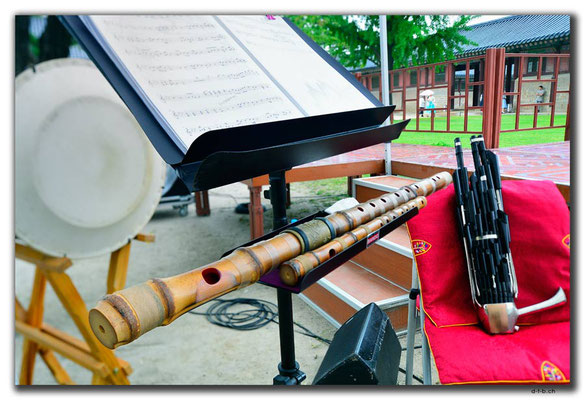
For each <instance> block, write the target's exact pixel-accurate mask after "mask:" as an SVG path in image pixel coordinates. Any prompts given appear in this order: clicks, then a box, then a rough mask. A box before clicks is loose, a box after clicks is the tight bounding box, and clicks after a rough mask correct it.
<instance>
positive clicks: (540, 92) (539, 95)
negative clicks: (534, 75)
mask: <svg viewBox="0 0 585 400" xmlns="http://www.w3.org/2000/svg"><path fill="white" fill-rule="evenodd" d="M544 96H546V90H544V86H542V85H540V86H539V87H538V89H536V103H538V104H541V103H544ZM538 112H540V106H538Z"/></svg>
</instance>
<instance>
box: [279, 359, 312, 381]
mask: <svg viewBox="0 0 585 400" xmlns="http://www.w3.org/2000/svg"><path fill="white" fill-rule="evenodd" d="M306 378H307V375H306V374H305V373H304V372H303V371H301V370H300V369H299V363H298V362H296V361H295V368H293V369H285V368H282V364H281V363H278V375H276V376H275V377H274V379H272V384H273V385H300V383H301V382H302V381H304V380H305V379H306Z"/></svg>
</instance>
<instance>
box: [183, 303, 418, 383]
mask: <svg viewBox="0 0 585 400" xmlns="http://www.w3.org/2000/svg"><path fill="white" fill-rule="evenodd" d="M211 301H212V302H214V303H212V304H211V305H210V306H209V308H207V310H206V311H205V312H197V311H194V310H191V311H189V313H190V314H194V315H204V316H205V317H206V319H207V320H208V321H209V322H211V323H212V324H214V325H218V326H222V327H224V328H230V329H235V330H239V331H250V330H254V329H259V328H262V327H263V326H266V325H268V324H269V323H270V322H274V323H276V324H278V321H276V317H278V307H277V306H276V304H274V303H272V302H270V301H267V300H260V299H251V298H236V299H228V300H224V299H213V300H211ZM241 305H248V306H250V307H251V308H249V309H243V310H238V311H235V312H230V308H231V307H237V306H241ZM293 323H294V324H295V325H296V326H298V327H299V328H301V329H302V330H303V331H304V332H301V331H295V332H297V333H300V334H301V335H305V336H308V337H312V338H314V339H317V340H319V341H321V342H323V343H326V344H331V340H329V339H325V338H324V337H321V336H319V335H317V334H315V333H314V332H312V331H311V330H310V329H308V328H306V327H305V326H303V325H301V324H299V323H298V322H293ZM414 348H415V349H420V348H421V346H415V347H414ZM401 350H402V351H405V350H406V349H405V348H403V349H401ZM398 370H399V371H400V372H402V373H403V374H405V375H406V371H405V370H404V369H403V368H400V367H399V368H398ZM412 378H413V379H414V380H416V381H418V382H420V383H424V382H423V380H422V379H421V378H420V377H418V376H416V375H414V374H413V376H412Z"/></svg>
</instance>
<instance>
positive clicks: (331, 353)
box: [313, 303, 402, 385]
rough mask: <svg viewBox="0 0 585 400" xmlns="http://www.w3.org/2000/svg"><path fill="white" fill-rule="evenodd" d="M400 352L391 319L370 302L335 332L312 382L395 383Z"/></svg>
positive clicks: (345, 383)
mask: <svg viewBox="0 0 585 400" xmlns="http://www.w3.org/2000/svg"><path fill="white" fill-rule="evenodd" d="M401 353H402V348H401V346H400V342H399V341H398V338H397V337H396V332H394V328H392V324H391V323H390V319H389V318H388V316H387V315H386V313H384V312H383V311H382V310H380V307H378V306H377V305H376V304H374V303H371V304H369V305H367V306H366V307H364V308H362V309H361V310H360V311H358V312H357V313H355V314H354V316H353V317H351V318H350V319H349V320H347V322H346V323H345V324H343V325H342V326H341V328H339V330H338V331H337V332H336V333H335V336H334V337H333V341H332V342H331V345H330V346H329V349H328V350H327V354H325V358H324V359H323V362H322V363H321V366H320V367H319V371H318V372H317V375H316V376H315V380H314V381H313V385H396V380H397V378H398V367H399V364H400V355H401Z"/></svg>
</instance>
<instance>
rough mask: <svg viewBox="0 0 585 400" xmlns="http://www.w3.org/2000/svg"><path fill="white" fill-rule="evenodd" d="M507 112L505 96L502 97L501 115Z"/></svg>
mask: <svg viewBox="0 0 585 400" xmlns="http://www.w3.org/2000/svg"><path fill="white" fill-rule="evenodd" d="M506 111H508V101H507V100H506V96H502V114H503V113H505V112H506Z"/></svg>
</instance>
